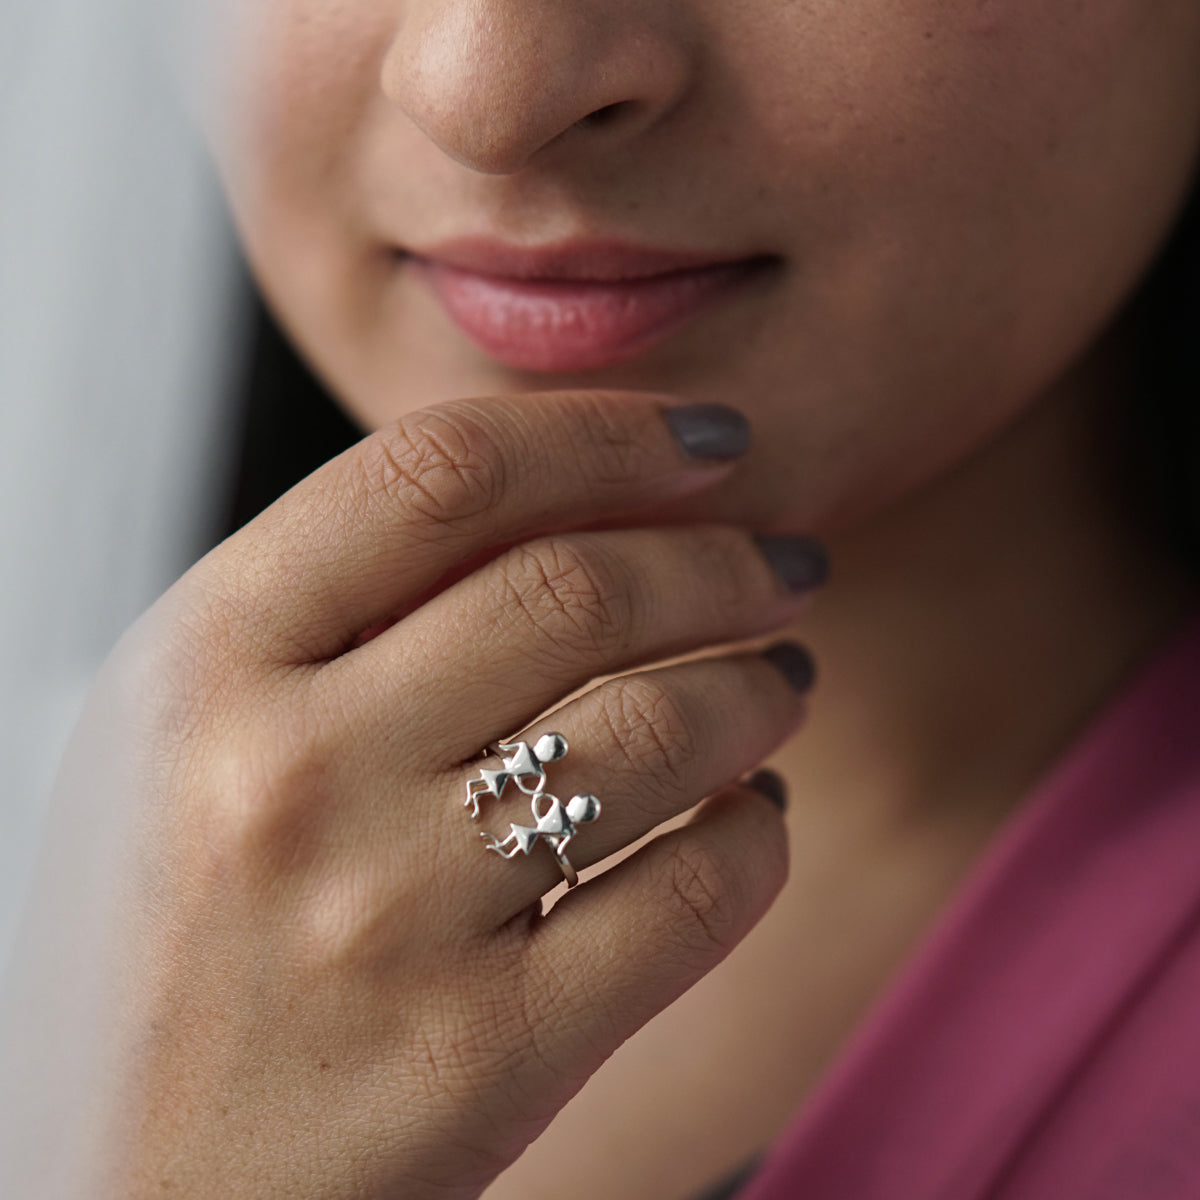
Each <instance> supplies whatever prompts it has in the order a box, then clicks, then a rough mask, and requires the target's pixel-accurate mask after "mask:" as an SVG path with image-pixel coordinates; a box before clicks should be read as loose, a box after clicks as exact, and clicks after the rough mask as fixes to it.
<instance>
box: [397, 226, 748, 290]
mask: <svg viewBox="0 0 1200 1200" xmlns="http://www.w3.org/2000/svg"><path fill="white" fill-rule="evenodd" d="M408 253H410V254H412V255H413V256H414V257H416V258H423V259H430V260H433V261H434V262H438V263H442V264H444V265H446V266H450V267H457V268H458V269H459V270H463V271H471V272H473V273H475V274H478V275H492V276H496V277H499V278H502V279H519V280H546V281H574V282H579V283H619V282H624V281H629V280H636V279H650V278H653V277H654V276H656V275H668V274H671V273H672V272H677V271H687V270H697V269H701V268H704V267H718V266H724V265H728V264H731V263H736V262H745V261H747V260H748V259H751V258H760V257H764V256H762V255H757V254H713V253H704V252H697V251H694V250H665V249H660V248H658V247H654V246H638V245H634V244H633V243H630V242H622V241H618V240H615V239H609V238H572V239H569V240H567V241H561V242H554V243H551V244H548V245H544V246H514V245H510V244H508V243H505V242H500V241H496V240H495V239H492V238H487V237H462V238H453V239H450V240H448V241H444V242H439V243H437V244H436V245H433V246H430V247H428V248H427V249H423V250H418V249H410V250H409V251H408Z"/></svg>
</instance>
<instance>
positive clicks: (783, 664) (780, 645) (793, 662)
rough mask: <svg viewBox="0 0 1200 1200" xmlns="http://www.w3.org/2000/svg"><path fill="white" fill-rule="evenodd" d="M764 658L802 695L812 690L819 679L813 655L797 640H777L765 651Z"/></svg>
mask: <svg viewBox="0 0 1200 1200" xmlns="http://www.w3.org/2000/svg"><path fill="white" fill-rule="evenodd" d="M763 658H765V659H766V660H767V662H769V663H770V664H771V665H772V666H773V667H775V668H777V669H778V670H779V671H780V672H781V673H782V675H783V677H784V679H786V680H787V681H788V683H790V684H791V685H792V687H793V688H794V689H795V690H796V691H797V692H799V693H800V694H801V695H804V693H805V692H808V691H811V690H812V685H813V684H814V683H815V682H816V679H817V666H816V663H814V662H813V658H812V655H811V654H809V652H808V651H807V650H805V648H804V647H803V646H801V645H799V644H798V643H797V642H776V643H775V645H773V646H768V647H767V649H766V650H764V651H763Z"/></svg>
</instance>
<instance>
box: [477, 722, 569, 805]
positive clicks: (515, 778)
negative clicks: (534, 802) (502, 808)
mask: <svg viewBox="0 0 1200 1200" xmlns="http://www.w3.org/2000/svg"><path fill="white" fill-rule="evenodd" d="M497 748H498V749H499V750H500V752H501V754H502V755H507V757H504V758H502V762H503V766H501V767H500V769H499V770H495V769H493V768H490V767H481V768H480V771H479V774H478V775H477V776H476V777H475V778H474V779H472V780H470V782H468V784H467V798H466V799H465V800H464V801H463V806H464V807H465V808H469V809H470V810H471V816H472V818H473V819H475V820H478V818H479V801H480V800H481V799H483V797H484V796H491V797H493V798H494V799H496V800H499V799H500V797H501V795H502V794H503V793H504V789H505V787H506V786H507V784H508V782H509V780H512V782H513V783H515V784H516V785H517V787H518V788H520V790H521V791H523V792H524V793H525V794H526V795H527V796H536V795H537V794H538V793H539V792H541V791H542V790H543V789H544V788H545V786H546V763H551V762H556V761H557V760H558V759H560V758H562V757H563V756H564V755H565V754H566V753H567V739H566V738H565V737H563V735H562V734H561V733H546V734H543V735H542V736H541V737H540V738H538V740H537V741H536V742H535V743H534V744H533V745H532V746H531V745H530V744H529V743H528V742H500V743H499V746H498V747H497Z"/></svg>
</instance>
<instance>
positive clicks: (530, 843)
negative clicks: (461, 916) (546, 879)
mask: <svg viewBox="0 0 1200 1200" xmlns="http://www.w3.org/2000/svg"><path fill="white" fill-rule="evenodd" d="M543 800H548V801H549V802H550V804H549V807H548V808H546V809H544V810H543V809H542V808H541V807H539V806H540V804H541V802H542V801H543ZM530 807H531V808H532V810H533V818H534V820H535V821H536V822H537V823H536V824H535V825H533V826H529V825H510V826H509V833H508V836H507V837H506V838H505V839H504V840H503V841H501V840H500V839H499V838H498V837H496V836H495V835H494V834H491V833H480V835H479V836H480V837H481V838H483V840H484V843H485V845H486V847H487V849H489V850H494V851H495V852H496V853H497V854H499V855H500V857H501V858H512V857H513V855H515V854H517V853H521V854H528V853H529V852H530V850H532V849H533V847H534V845H535V844H536V843H537V842H538V841H543V842H545V843H546V845H547V846H549V847H550V849H551V850H553V851H554V856H555V857H556V858H557V859H558V865H559V866H560V867H561V868H562V873H563V875H565V876H566V879H567V884H568V886H570V885H573V884H574V883H575V881H576V879H577V876H576V874H575V868H574V867H572V866H571V864H570V862H568V861H567V846H568V845H569V844H570V842H571V839H572V838H573V837H574V836H575V832H576V829H577V827H578V826H580V825H584V824H586V823H587V822H588V821H594V820H595V819H596V818H597V817H598V816H599V815H600V801H599V800H597V799H596V797H595V796H591V795H579V796H572V797H571V799H570V800H568V801H567V802H566V804H563V802H562V801H561V800H559V799H558V797H557V796H551V795H550V793H549V792H544V791H539V792H537V793H536V794H535V795H534V797H533V800H532V801H531V803H530Z"/></svg>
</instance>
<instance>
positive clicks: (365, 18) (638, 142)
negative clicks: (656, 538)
mask: <svg viewBox="0 0 1200 1200" xmlns="http://www.w3.org/2000/svg"><path fill="white" fill-rule="evenodd" d="M237 7H238V8H239V11H240V16H239V19H240V20H242V21H244V22H245V25H244V27H243V28H242V29H240V30H239V31H238V33H237V35H236V38H235V43H234V44H235V46H236V48H237V54H236V56H235V58H234V59H233V61H232V63H231V67H230V74H229V80H228V90H227V92H226V95H227V96H229V97H230V98H231V99H232V104H231V105H230V108H229V110H228V111H229V114H230V115H229V116H228V117H227V118H226V120H225V122H224V124H223V125H222V126H221V127H220V129H218V130H216V131H215V132H214V134H213V137H214V140H215V142H216V143H217V146H218V157H219V159H220V162H221V169H222V172H223V174H224V176H225V179H226V183H227V186H228V189H229V192H230V196H231V199H232V203H233V206H234V210H235V215H236V219H237V221H238V224H239V226H240V228H241V231H242V234H243V237H244V240H245V243H246V247H247V250H248V253H249V255H250V257H251V260H252V263H253V265H254V268H255V270H256V273H257V274H258V276H259V278H260V281H261V283H262V285H263V287H264V289H265V291H266V292H267V294H268V295H269V297H270V298H271V300H272V303H273V305H274V307H275V308H276V310H277V312H278V313H279V314H280V316H281V317H282V319H283V320H284V322H285V324H286V325H287V326H288V328H289V329H290V331H291V333H292V334H293V336H294V337H295V339H296V340H297V342H298V343H299V344H300V346H301V347H302V348H303V350H304V351H305V353H306V354H307V356H308V357H309V358H310V359H311V361H312V362H313V364H314V365H315V366H316V367H317V369H318V370H319V371H320V372H321V373H322V374H323V376H324V377H325V379H326V380H327V381H328V382H329V384H330V385H331V386H332V387H333V389H334V390H335V391H336V393H337V394H338V395H339V396H340V397H341V399H342V400H343V402H344V403H345V404H346V406H347V407H348V408H349V409H350V410H351V412H352V413H353V414H355V415H356V416H357V417H358V418H359V420H360V421H361V422H363V423H364V424H365V425H367V426H372V427H374V426H377V425H379V424H381V423H383V422H385V421H387V420H388V419H390V418H392V417H394V416H396V415H398V414H400V413H403V412H405V411H408V410H411V409H414V408H418V407H422V406H424V405H427V404H429V403H432V402H435V401H438V400H441V399H445V398H448V397H452V396H467V395H484V394H490V393H496V392H512V391H528V390H532V389H538V390H542V389H547V388H560V387H577V386H581V385H584V386H589V387H598V388H609V387H620V388H638V389H650V390H655V391H663V392H668V393H672V394H677V395H680V396H683V397H686V398H688V399H690V400H694V401H716V402H723V403H728V404H733V405H735V406H737V407H740V408H741V409H743V411H745V412H746V413H747V414H748V415H749V416H750V417H751V419H752V421H753V422H754V425H755V429H756V434H757V440H756V449H755V451H754V453H755V455H756V456H757V457H756V461H755V464H754V465H755V469H754V470H747V471H744V472H742V473H741V474H740V477H739V478H740V482H738V483H737V484H735V485H731V486H732V487H733V488H734V491H735V493H736V494H735V497H734V507H735V508H736V509H737V511H739V512H740V513H743V514H745V515H746V516H747V517H748V518H749V519H753V520H756V521H758V522H760V523H762V524H764V525H766V524H776V525H789V526H795V527H797V528H803V529H808V530H815V531H818V532H825V531H828V530H830V529H833V528H837V527H840V526H844V525H845V524H846V523H847V522H850V523H853V522H854V521H856V520H859V519H861V518H862V517H863V516H864V515H866V514H869V513H870V512H872V511H874V510H877V509H878V508H879V507H880V506H882V505H885V504H887V503H888V502H889V501H891V500H893V499H895V498H896V497H897V496H898V495H900V494H902V493H903V492H905V491H907V490H908V489H910V488H912V487H914V486H915V485H917V484H919V483H921V482H923V481H925V480H927V479H929V478H931V477H932V476H934V475H935V474H937V473H938V472H940V471H942V470H944V469H945V468H946V467H947V466H948V465H949V464H952V463H954V462H956V461H958V460H960V459H962V458H963V457H964V456H965V455H966V454H967V453H969V452H970V451H971V450H972V449H974V448H975V447H977V446H979V445H980V444H982V443H983V442H984V441H986V440H987V439H988V438H989V437H990V436H991V435H992V434H994V433H995V432H996V431H997V430H998V429H1000V428H1001V427H1002V426H1003V425H1005V424H1006V423H1008V422H1009V421H1011V420H1012V419H1013V418H1014V417H1015V416H1017V415H1018V414H1019V413H1020V412H1021V411H1022V410H1023V409H1024V408H1026V407H1027V406H1028V405H1029V404H1031V403H1032V402H1033V401H1034V400H1036V398H1037V397H1038V395H1039V393H1043V392H1045V391H1046V390H1047V389H1048V388H1049V386H1050V385H1051V384H1052V383H1053V382H1054V380H1055V378H1056V377H1057V376H1058V375H1059V374H1061V372H1062V371H1063V370H1064V368H1065V367H1067V366H1068V365H1069V364H1070V363H1071V361H1072V360H1073V359H1075V358H1076V357H1077V356H1078V355H1079V354H1080V352H1081V351H1082V350H1083V348H1085V347H1086V346H1087V345H1088V344H1089V343H1090V342H1092V341H1093V340H1094V339H1095V338H1096V337H1097V336H1098V335H1099V334H1100V333H1101V332H1102V330H1103V329H1104V327H1105V326H1106V324H1108V322H1109V321H1110V320H1111V318H1112V317H1113V315H1114V314H1115V312H1116V311H1117V310H1118V309H1119V306H1120V304H1121V302H1122V300H1123V299H1124V298H1125V297H1127V296H1128V294H1129V293H1130V291H1131V290H1132V289H1133V287H1134V286H1135V285H1136V283H1137V280H1138V277H1139V275H1140V274H1141V272H1142V271H1143V270H1144V268H1145V267H1146V265H1147V264H1148V262H1149V260H1150V259H1151V257H1152V256H1153V254H1154V252H1155V250H1156V249H1157V248H1158V246H1159V244H1160V242H1161V239H1162V238H1163V236H1164V235H1165V233H1166V231H1167V230H1168V228H1169V226H1170V224H1171V222H1172V219H1173V217H1174V215H1175V213H1176V211H1177V209H1178V207H1179V205H1180V203H1181V201H1182V199H1183V196H1184V193H1185V190H1186V187H1187V184H1188V182H1189V175H1190V172H1191V170H1192V167H1193V164H1194V162H1195V159H1196V152H1197V148H1198V146H1200V5H1198V4H1197V3H1196V0H1091V2H1090V3H1086V4H1085V3H1081V2H1080V0H790V2H784V0H737V2H734V0H244V3H243V4H241V5H239V6H237ZM462 239H476V240H475V241H472V242H464V241H463V240H462ZM478 239H483V240H484V241H483V242H480V241H479V240H478ZM598 241H602V242H604V243H612V242H613V241H617V242H620V243H623V244H625V245H626V246H633V247H637V248H642V249H645V248H651V249H661V250H667V251H672V252H673V251H686V252H690V254H692V255H694V256H698V257H696V258H695V259H693V260H692V262H694V263H695V264H698V265H697V267H696V269H695V270H691V271H689V272H686V273H684V274H679V275H676V276H675V277H674V279H673V280H664V279H663V278H661V275H662V272H663V271H664V270H665V269H666V268H668V267H673V266H675V265H676V264H675V263H673V262H672V261H671V260H669V259H666V258H661V259H656V258H654V257H653V256H646V255H638V254H636V253H625V252H623V251H619V252H614V251H613V248H612V246H611V244H609V245H605V246H598V245H597V244H596V243H597V242H598ZM451 243H456V245H455V246H451V245H450V244H451ZM589 243H590V244H589ZM545 247H549V248H551V253H550V254H548V255H542V256H537V255H533V256H523V255H517V254H514V253H508V251H510V250H511V251H515V250H521V249H526V248H545ZM557 250H565V253H564V254H562V255H558V254H557V253H555V252H556V251H557ZM463 255H465V256H466V257H465V258H463V257H462V256H463ZM449 259H454V262H453V263H451V262H449V261H448V260H449ZM430 260H431V261H432V266H430V265H429V262H430ZM718 260H719V261H721V262H726V263H728V261H729V260H733V261H734V262H735V263H738V264H740V265H739V266H737V267H735V268H733V269H730V268H728V267H726V268H723V269H717V268H715V267H712V266H711V264H712V263H714V262H716V261H718ZM455 266H457V267H458V268H469V269H468V270H465V271H464V270H462V269H458V270H456V269H454V268H455ZM647 273H650V274H651V275H653V274H658V275H659V276H660V277H659V278H658V279H657V280H656V279H649V280H647V279H643V280H642V282H641V283H631V282H629V278H628V277H629V276H630V275H631V274H632V275H639V274H640V275H642V276H645V275H646V274H647ZM564 274H568V275H572V276H573V279H572V280H571V281H568V282H564V281H563V279H562V278H561V277H562V276H563V275H564ZM488 275H491V276H493V277H492V278H490V279H489V278H487V277H486V276H488ZM497 275H499V276H500V278H495V276H497ZM529 275H532V276H535V277H538V278H537V279H535V280H533V281H530V280H528V279H525V280H517V279H516V278H515V277H516V276H529ZM555 276H557V277H558V278H557V279H556V280H555V281H552V282H548V281H547V280H548V279H550V278H551V277H555ZM613 276H624V277H625V278H624V280H623V281H620V280H617V281H614V279H613Z"/></svg>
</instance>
